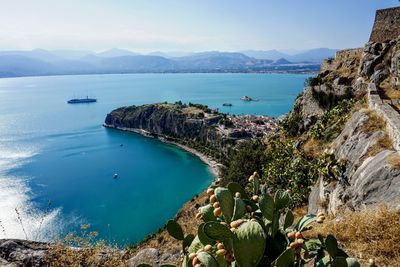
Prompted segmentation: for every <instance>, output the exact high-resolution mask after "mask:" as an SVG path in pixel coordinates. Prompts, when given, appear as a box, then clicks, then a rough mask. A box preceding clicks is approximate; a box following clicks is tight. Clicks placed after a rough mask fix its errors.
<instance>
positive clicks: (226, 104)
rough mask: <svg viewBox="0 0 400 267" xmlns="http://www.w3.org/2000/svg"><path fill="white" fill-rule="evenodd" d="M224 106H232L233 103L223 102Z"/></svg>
mask: <svg viewBox="0 0 400 267" xmlns="http://www.w3.org/2000/svg"><path fill="white" fill-rule="evenodd" d="M222 106H224V107H232V104H231V103H223V104H222Z"/></svg>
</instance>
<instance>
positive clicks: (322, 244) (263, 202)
mask: <svg viewBox="0 0 400 267" xmlns="http://www.w3.org/2000/svg"><path fill="white" fill-rule="evenodd" d="M249 187H251V190H252V194H251V195H247V194H246V192H245V191H244V189H243V188H242V187H241V186H240V185H239V184H237V183H230V184H229V185H228V187H227V188H224V187H216V188H209V189H208V190H207V193H208V194H209V196H210V202H211V203H210V204H207V205H205V206H203V207H200V208H199V213H198V214H197V215H196V218H198V219H201V220H202V222H201V223H199V226H198V231H197V235H196V236H194V235H192V234H188V235H185V234H184V232H183V230H182V228H181V226H180V225H179V224H178V223H177V222H175V221H174V220H170V221H168V223H167V226H166V227H167V230H168V233H169V234H170V235H171V236H172V237H174V238H176V239H177V240H180V241H182V249H183V254H184V258H183V264H182V266H194V267H198V266H206V267H218V266H226V267H228V266H240V267H253V266H277V267H284V266H305V265H307V264H309V263H311V262H312V261H314V262H315V263H316V265H317V266H339V267H341V266H349V267H355V266H360V265H359V263H358V261H357V260H356V259H354V258H350V257H349V256H348V255H347V254H346V253H345V252H344V251H343V250H342V249H340V248H339V247H338V243H337V240H336V238H335V237H334V236H332V235H328V236H327V237H326V238H322V236H319V237H318V238H315V239H305V238H304V232H306V231H307V230H309V229H310V225H311V224H312V223H314V222H319V223H323V221H324V220H325V216H324V215H323V214H318V216H315V215H306V216H304V217H303V218H301V219H300V220H299V221H298V222H297V223H296V224H294V215H293V212H292V211H291V210H290V209H289V205H290V202H291V199H290V196H289V194H288V192H286V191H283V190H278V191H277V192H276V193H275V195H274V196H272V195H269V194H267V193H263V192H261V190H260V180H259V178H258V175H257V173H255V174H253V175H252V176H250V178H249ZM250 196H251V197H250ZM281 218H283V220H280V219H281Z"/></svg>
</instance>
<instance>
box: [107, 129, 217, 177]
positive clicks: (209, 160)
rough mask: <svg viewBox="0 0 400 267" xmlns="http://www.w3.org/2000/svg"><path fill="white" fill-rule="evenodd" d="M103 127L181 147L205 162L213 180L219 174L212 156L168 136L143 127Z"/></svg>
mask: <svg viewBox="0 0 400 267" xmlns="http://www.w3.org/2000/svg"><path fill="white" fill-rule="evenodd" d="M103 127H105V128H109V129H114V130H119V131H124V132H132V133H136V134H139V135H141V136H144V137H148V138H153V139H156V140H159V141H160V142H162V143H165V144H170V145H173V146H176V147H178V148H180V149H182V150H183V151H185V152H188V153H190V154H192V155H194V156H196V157H197V158H198V159H200V160H201V161H202V162H203V163H204V164H206V165H207V166H208V169H209V170H210V172H211V173H212V175H213V176H214V178H215V179H214V182H215V181H217V180H218V179H219V174H220V169H221V166H222V165H221V164H220V163H218V162H216V161H215V160H213V159H212V158H210V157H209V156H207V155H205V154H203V153H201V152H199V151H197V150H196V149H194V148H191V147H188V146H185V145H182V144H180V143H178V142H175V141H172V140H168V137H166V136H160V135H156V134H152V133H150V132H148V131H146V130H143V129H137V128H127V127H115V126H113V125H109V124H105V123H104V124H103Z"/></svg>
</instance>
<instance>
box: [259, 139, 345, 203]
mask: <svg viewBox="0 0 400 267" xmlns="http://www.w3.org/2000/svg"><path fill="white" fill-rule="evenodd" d="M265 154H266V163H265V164H264V168H263V172H264V175H263V177H262V180H263V181H265V182H266V185H267V186H268V187H269V188H271V189H272V190H277V189H289V190H290V191H291V193H292V199H293V200H294V201H293V204H292V205H293V206H300V205H302V204H304V203H305V202H306V201H307V200H308V195H309V193H310V191H311V187H312V186H313V185H314V184H315V182H316V180H317V179H318V177H320V176H322V177H323V178H324V179H325V180H334V179H335V178H336V177H339V176H340V175H341V174H342V173H343V172H344V165H343V164H341V163H340V162H339V161H337V160H336V158H335V157H334V155H332V154H322V155H320V156H318V157H315V158H313V157H309V156H307V155H306V154H305V153H304V152H302V151H299V150H297V149H296V148H295V147H294V143H293V142H292V141H285V140H281V139H278V140H275V141H273V142H271V141H268V142H267V148H266V151H265Z"/></svg>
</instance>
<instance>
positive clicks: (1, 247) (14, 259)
mask: <svg viewBox="0 0 400 267" xmlns="http://www.w3.org/2000/svg"><path fill="white" fill-rule="evenodd" d="M47 249H48V244H46V243H41V242H34V241H27V240H18V239H2V240H0V266H10V267H14V266H35V267H36V266H46V252H47Z"/></svg>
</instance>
